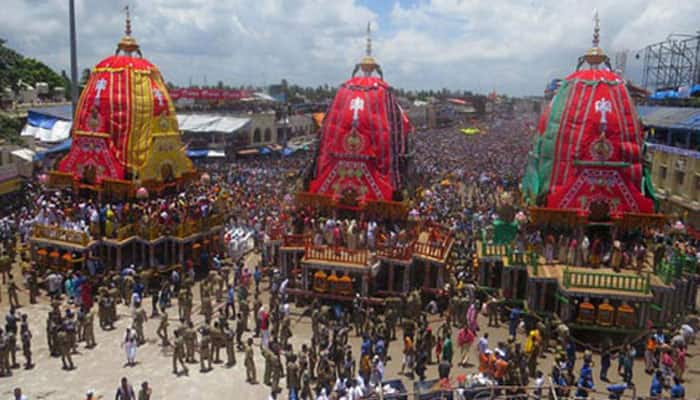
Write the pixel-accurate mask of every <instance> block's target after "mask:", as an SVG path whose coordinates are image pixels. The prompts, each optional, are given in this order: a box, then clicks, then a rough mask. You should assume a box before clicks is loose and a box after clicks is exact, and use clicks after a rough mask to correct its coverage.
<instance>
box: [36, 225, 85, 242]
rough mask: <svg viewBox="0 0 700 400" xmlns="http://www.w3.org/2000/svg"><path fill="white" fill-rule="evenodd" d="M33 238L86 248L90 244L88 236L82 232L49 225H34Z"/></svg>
mask: <svg viewBox="0 0 700 400" xmlns="http://www.w3.org/2000/svg"><path fill="white" fill-rule="evenodd" d="M33 236H34V237H35V238H38V239H47V240H54V241H58V242H65V243H69V244H73V245H78V246H87V245H88V243H90V236H89V235H88V234H87V233H85V232H83V231H75V230H71V229H63V228H59V227H57V226H49V225H38V224H37V225H34V228H33Z"/></svg>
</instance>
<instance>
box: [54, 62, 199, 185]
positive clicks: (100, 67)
mask: <svg viewBox="0 0 700 400" xmlns="http://www.w3.org/2000/svg"><path fill="white" fill-rule="evenodd" d="M156 143H159V144H160V145H159V146H155V147H154V145H155V144H156ZM163 143H167V145H163ZM181 147H182V143H181V141H180V132H179V128H178V124H177V119H176V117H175V108H174V106H173V103H172V101H171V99H170V96H169V94H168V90H167V88H166V86H165V84H164V82H163V78H162V77H161V74H160V72H159V71H158V69H157V68H156V67H155V66H154V65H153V64H151V63H150V62H148V61H147V60H146V59H143V58H140V57H132V56H126V55H115V56H111V57H107V58H106V59H104V60H103V61H101V62H100V63H98V64H97V65H96V66H95V68H94V69H93V71H92V73H91V75H90V79H89V80H88V82H87V85H86V86H85V89H84V90H83V92H82V94H81V96H80V101H79V104H78V109H77V111H76V115H75V118H74V125H73V145H72V147H71V150H70V152H69V154H68V155H67V156H66V157H65V158H64V159H63V160H62V161H61V162H60V163H59V170H60V171H61V172H69V173H73V174H74V176H75V177H76V178H80V177H82V176H83V175H84V172H85V170H86V168H87V167H88V166H92V167H94V168H95V169H96V176H95V183H99V182H101V180H102V178H104V177H107V178H111V179H126V178H127V173H128V174H130V176H129V177H130V178H132V179H140V178H149V179H155V178H158V176H154V173H153V172H152V171H151V170H157V169H158V168H159V166H164V165H167V166H168V168H167V170H168V171H169V172H168V174H171V175H172V177H173V178H176V177H179V176H181V175H182V173H184V172H186V171H191V170H193V166H192V164H191V162H190V160H189V159H188V158H187V157H186V156H185V155H184V149H181ZM177 150H180V152H181V153H182V156H180V155H179V153H178V151H177ZM163 151H165V153H168V156H167V157H166V155H165V153H163ZM155 164H157V165H156V166H154V165H155ZM147 165H148V166H149V172H150V175H151V176H149V177H144V176H141V175H142V172H143V170H144V168H145V167H146V166H147ZM155 175H160V174H159V173H158V174H155Z"/></svg>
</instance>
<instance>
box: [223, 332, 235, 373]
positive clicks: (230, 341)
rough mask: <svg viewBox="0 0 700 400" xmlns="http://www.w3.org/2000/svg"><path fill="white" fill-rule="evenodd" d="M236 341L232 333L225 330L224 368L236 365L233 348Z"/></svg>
mask: <svg viewBox="0 0 700 400" xmlns="http://www.w3.org/2000/svg"><path fill="white" fill-rule="evenodd" d="M235 339H236V335H235V334H234V332H233V331H232V330H231V329H229V328H226V329H225V330H224V340H225V345H226V366H227V367H233V366H234V365H236V349H235V348H234V340H235Z"/></svg>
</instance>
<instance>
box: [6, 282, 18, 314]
mask: <svg viewBox="0 0 700 400" xmlns="http://www.w3.org/2000/svg"><path fill="white" fill-rule="evenodd" d="M18 289H19V288H18V287H17V284H16V283H15V281H14V279H13V278H12V275H10V279H9V280H8V281H7V298H8V301H9V302H10V307H15V308H17V307H19V306H20V305H19V298H18V297H17V291H18Z"/></svg>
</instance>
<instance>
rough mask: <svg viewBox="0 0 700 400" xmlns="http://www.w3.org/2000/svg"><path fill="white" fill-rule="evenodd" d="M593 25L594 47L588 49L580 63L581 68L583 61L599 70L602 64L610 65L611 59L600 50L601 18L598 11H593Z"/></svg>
mask: <svg viewBox="0 0 700 400" xmlns="http://www.w3.org/2000/svg"><path fill="white" fill-rule="evenodd" d="M593 23H594V25H593V47H591V48H590V49H588V51H587V52H586V54H585V55H584V56H583V59H582V60H580V61H579V66H580V64H581V63H582V62H583V61H585V62H587V63H588V65H590V66H591V67H594V68H597V66H598V65H600V64H602V63H605V64H606V65H609V64H610V59H609V58H608V56H607V55H606V54H605V52H604V51H603V49H601V48H600V18H599V17H598V10H594V11H593Z"/></svg>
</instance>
